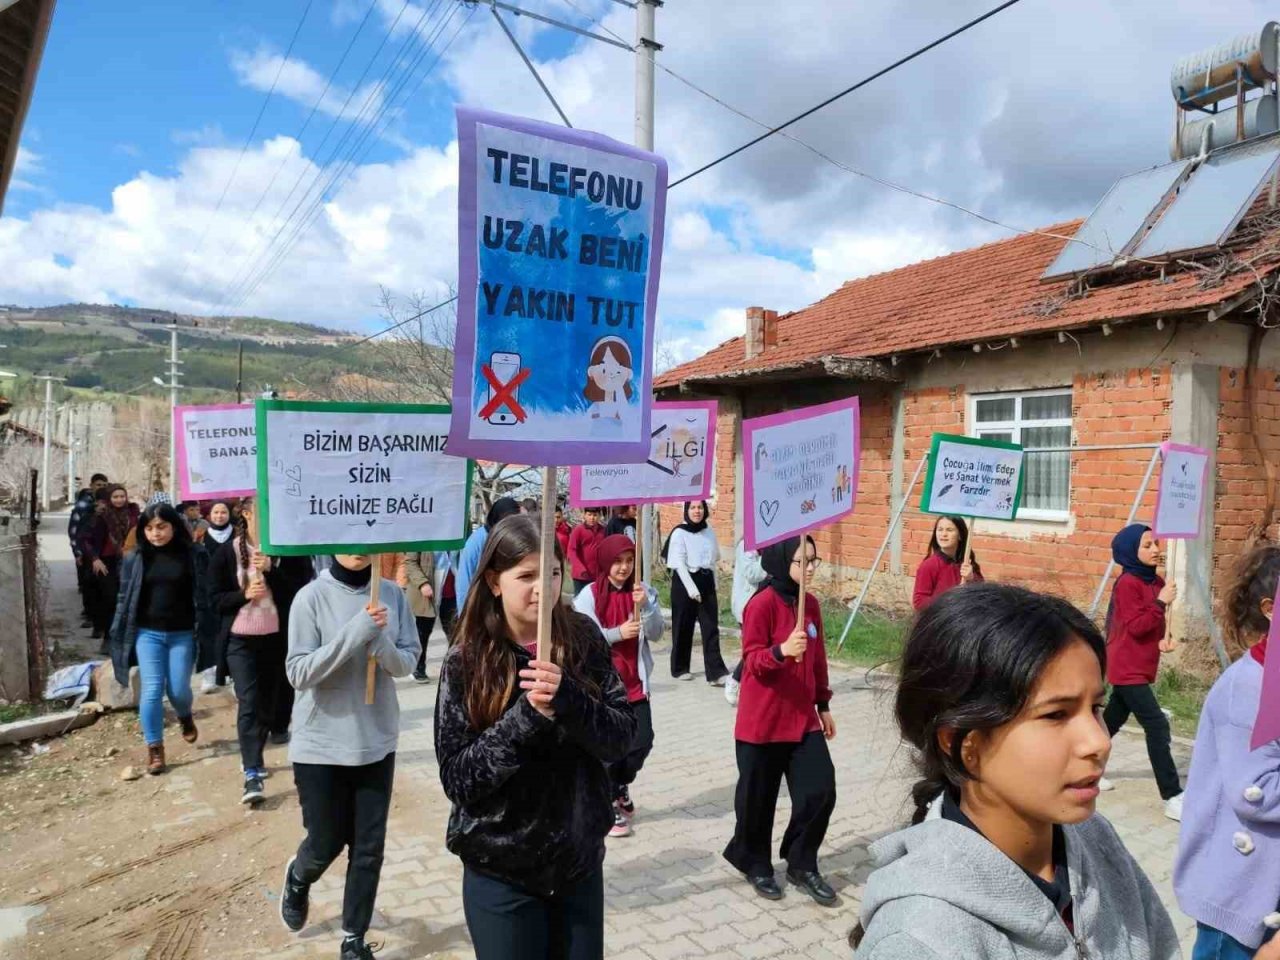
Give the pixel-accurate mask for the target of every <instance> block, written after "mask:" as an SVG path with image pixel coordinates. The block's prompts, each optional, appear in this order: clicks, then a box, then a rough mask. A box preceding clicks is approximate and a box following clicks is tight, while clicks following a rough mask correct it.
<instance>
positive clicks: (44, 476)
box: [35, 373, 67, 513]
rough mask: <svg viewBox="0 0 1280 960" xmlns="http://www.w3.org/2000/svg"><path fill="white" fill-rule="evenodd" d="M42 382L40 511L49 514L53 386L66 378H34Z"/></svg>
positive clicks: (45, 376)
mask: <svg viewBox="0 0 1280 960" xmlns="http://www.w3.org/2000/svg"><path fill="white" fill-rule="evenodd" d="M35 379H36V380H43V381H44V463H43V466H42V467H41V470H40V509H41V510H43V511H44V512H45V513H48V512H49V453H50V444H51V438H50V436H49V435H50V434H51V433H52V432H53V385H54V383H55V382H56V383H61V382H62V381H64V380H66V379H67V378H66V377H54V376H50V375H49V374H47V373H46V374H41V375H40V376H38V377H36V378H35Z"/></svg>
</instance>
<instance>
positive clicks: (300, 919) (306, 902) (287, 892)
mask: <svg viewBox="0 0 1280 960" xmlns="http://www.w3.org/2000/svg"><path fill="white" fill-rule="evenodd" d="M296 859H297V858H296V857H290V858H289V862H288V863H286V864H285V867H284V883H283V884H282V885H281V887H280V919H281V920H283V921H284V925H285V927H286V928H287V929H288V930H289V931H290V932H292V933H297V932H298V931H299V930H301V929H302V928H303V927H305V926H306V925H307V911H308V910H310V908H311V887H310V886H309V885H308V884H305V883H298V881H296V880H295V879H293V861H294V860H296Z"/></svg>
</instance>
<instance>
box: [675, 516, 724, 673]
mask: <svg viewBox="0 0 1280 960" xmlns="http://www.w3.org/2000/svg"><path fill="white" fill-rule="evenodd" d="M709 516H710V512H709V511H708V510H707V502H706V501H705V500H699V501H697V502H696V503H686V504H685V505H684V523H682V524H680V525H679V526H677V527H676V528H675V529H674V530H672V531H671V536H669V537H668V538H667V542H666V544H665V545H664V546H663V548H662V559H663V560H665V561H667V565H668V566H669V567H670V568H671V569H672V570H673V571H674V572H675V574H676V576H675V577H673V578H672V580H671V675H672V676H673V677H675V678H676V679H677V680H692V679H693V674H692V673H690V672H689V657H690V655H691V654H692V652H693V627H694V624H695V623H696V624H697V625H698V628H699V629H700V630H701V631H702V666H703V671H704V672H705V673H706V677H707V683H709V684H711V685H712V686H717V687H721V686H724V682H725V678H726V677H727V676H728V675H729V668H728V667H726V666H725V665H724V658H723V657H721V656H720V604H719V601H717V600H716V564H718V563H719V562H720V544H719V542H718V541H717V540H716V532H715V531H714V530H712V529H711V527H710V526H709V525H708V523H707V520H708V518H709Z"/></svg>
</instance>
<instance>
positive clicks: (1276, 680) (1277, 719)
mask: <svg viewBox="0 0 1280 960" xmlns="http://www.w3.org/2000/svg"><path fill="white" fill-rule="evenodd" d="M1274 603H1275V604H1276V605H1277V606H1276V609H1280V590H1277V591H1276V597H1275V600H1274ZM1277 649H1280V617H1274V616H1273V617H1272V618H1271V627H1270V629H1269V630H1268V631H1267V650H1269V651H1274V650H1277ZM1272 740H1280V657H1278V656H1275V655H1274V654H1272V655H1270V656H1268V657H1267V658H1266V660H1265V662H1264V663H1263V666H1262V697H1261V699H1260V700H1259V701H1258V717H1257V719H1256V720H1255V721H1254V724H1253V736H1252V737H1250V739H1249V749H1250V750H1257V749H1258V748H1259V747H1261V746H1263V745H1264V744H1267V743H1270V742H1271V741H1272Z"/></svg>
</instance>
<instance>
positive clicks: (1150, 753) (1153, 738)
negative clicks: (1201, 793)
mask: <svg viewBox="0 0 1280 960" xmlns="http://www.w3.org/2000/svg"><path fill="white" fill-rule="evenodd" d="M1130 714H1132V715H1133V716H1135V717H1137V718H1138V723H1140V724H1142V731H1143V733H1145V734H1146V735H1147V757H1148V758H1150V760H1151V769H1152V771H1153V772H1154V773H1155V775H1156V786H1157V787H1158V788H1159V790H1160V797H1161V799H1163V800H1168V799H1170V798H1171V797H1176V796H1177V795H1178V794H1180V793H1181V792H1182V781H1181V780H1179V779H1178V766H1177V764H1175V763H1174V762H1173V752H1172V750H1170V748H1169V744H1170V742H1171V734H1170V732H1169V718H1168V717H1166V716H1165V715H1164V711H1163V710H1161V709H1160V703H1159V702H1158V701H1157V700H1156V694H1155V691H1154V690H1152V689H1151V685H1150V684H1147V683H1135V684H1122V685H1120V686H1115V687H1112V688H1111V699H1110V700H1108V701H1107V709H1106V710H1104V711H1103V714H1102V719H1103V721H1104V722H1105V723H1106V725H1107V732H1108V733H1110V734H1111V736H1113V737H1114V736H1115V735H1116V731H1118V730H1119V729H1120V728H1121V727H1123V726H1124V724H1125V721H1126V720H1128V719H1129V715H1130Z"/></svg>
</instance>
